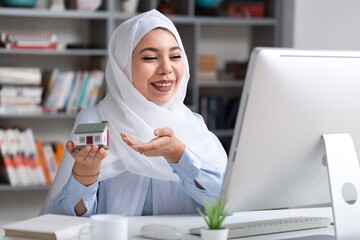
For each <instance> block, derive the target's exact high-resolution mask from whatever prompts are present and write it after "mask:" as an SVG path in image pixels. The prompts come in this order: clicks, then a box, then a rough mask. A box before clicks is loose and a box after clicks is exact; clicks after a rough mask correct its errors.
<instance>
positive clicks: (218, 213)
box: [197, 197, 229, 240]
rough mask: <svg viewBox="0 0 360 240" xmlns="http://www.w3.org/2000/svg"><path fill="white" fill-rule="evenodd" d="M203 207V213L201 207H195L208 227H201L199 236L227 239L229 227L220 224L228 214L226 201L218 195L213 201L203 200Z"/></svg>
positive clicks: (207, 239) (211, 239)
mask: <svg viewBox="0 0 360 240" xmlns="http://www.w3.org/2000/svg"><path fill="white" fill-rule="evenodd" d="M204 209H205V213H204V212H202V211H201V209H199V208H198V209H197V210H198V212H199V214H200V216H202V217H203V219H204V220H205V222H206V224H207V226H208V228H201V230H200V233H201V238H202V239H203V240H205V239H206V240H223V239H227V236H228V232H229V229H228V228H224V227H222V225H221V224H222V223H223V222H224V220H225V218H226V217H227V215H228V212H227V210H226V202H225V201H224V200H223V199H222V198H221V197H219V198H218V199H217V200H216V202H215V203H209V202H205V204H204Z"/></svg>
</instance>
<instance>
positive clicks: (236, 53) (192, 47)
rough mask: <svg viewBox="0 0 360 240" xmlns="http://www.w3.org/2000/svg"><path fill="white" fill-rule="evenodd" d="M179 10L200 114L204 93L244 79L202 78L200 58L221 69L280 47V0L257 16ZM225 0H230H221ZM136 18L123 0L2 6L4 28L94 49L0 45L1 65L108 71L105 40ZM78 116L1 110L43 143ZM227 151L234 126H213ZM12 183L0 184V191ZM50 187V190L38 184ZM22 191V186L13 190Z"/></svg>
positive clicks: (187, 6) (234, 92)
mask: <svg viewBox="0 0 360 240" xmlns="http://www.w3.org/2000/svg"><path fill="white" fill-rule="evenodd" d="M174 2H175V3H176V4H177V8H176V10H177V13H176V14H174V15H168V16H169V17H170V19H172V20H173V22H174V23H175V25H176V26H177V28H178V30H179V32H180V35H181V37H182V39H183V43H184V46H185V50H186V53H187V55H188V59H189V64H190V69H191V70H190V74H191V79H190V81H189V85H188V94H187V97H186V100H185V103H186V104H187V105H188V106H189V107H190V108H191V109H192V110H193V111H195V112H199V110H200V104H199V99H200V97H201V96H212V95H217V96H221V97H222V98H224V99H225V101H227V100H228V99H229V98H236V97H238V98H239V97H240V95H241V91H242V87H243V83H244V82H243V79H237V80H234V79H231V78H230V79H229V77H223V75H221V74H220V75H219V77H218V81H216V82H214V83H206V82H200V81H198V72H197V69H198V56H199V55H200V54H212V55H215V56H216V60H217V63H216V64H217V65H216V68H217V70H218V71H223V70H224V69H225V65H226V62H228V61H242V62H244V61H247V60H248V58H249V55H250V52H251V50H252V49H253V48H254V47H255V46H280V1H279V0H269V1H265V2H266V4H267V5H266V14H265V16H264V17H259V18H240V17H226V16H216V17H215V16H213V17H212V16H199V15H197V14H196V11H195V2H196V0H182V1H180V0H175V1H174ZM223 2H226V1H223ZM158 3H160V0H148V1H145V0H140V2H139V7H138V12H142V11H146V10H150V9H152V8H156V7H157V5H158ZM132 16H134V14H128V13H124V12H122V11H121V1H117V0H103V3H102V6H101V7H100V8H99V9H98V10H97V11H94V12H82V11H77V10H66V11H49V10H47V9H41V8H31V9H25V8H24V9H22V8H8V7H1V6H0V29H1V31H4V32H6V31H29V29H31V31H38V32H52V33H56V34H57V35H58V41H59V43H60V44H62V45H64V46H65V45H66V44H70V43H75V44H84V45H86V44H92V45H93V46H95V48H81V49H66V48H63V49H61V50H56V51H54V50H30V49H4V48H0V66H2V67H14V66H18V67H40V68H41V69H42V70H44V71H51V70H52V69H54V68H59V69H62V70H72V71H75V70H91V69H93V68H95V67H96V68H101V69H102V70H104V67H105V63H106V57H107V49H106V46H107V42H108V40H109V39H110V36H111V33H112V32H113V30H114V29H115V28H116V27H117V26H118V25H119V24H120V23H122V22H123V21H125V20H127V19H129V18H130V17H132ZM75 116H76V114H66V113H51V114H48V113H37V114H0V126H2V127H12V126H21V127H31V128H32V129H33V131H34V134H35V136H36V138H38V139H40V140H42V141H45V142H47V141H63V142H65V141H66V140H67V139H68V135H69V133H70V130H71V127H72V125H73V122H74V119H75ZM212 130H213V131H214V133H215V134H216V135H217V136H218V137H219V138H220V140H221V141H222V142H223V144H224V146H225V148H226V149H227V150H228V147H229V144H230V141H231V137H232V134H233V132H232V129H231V127H226V128H221V129H212ZM9 189H11V187H9V188H7V187H6V186H1V187H0V191H4V190H6V191H8V190H9ZM40 189H44V190H46V189H47V188H46V187H45V188H40ZM15 190H19V191H20V190H23V188H15Z"/></svg>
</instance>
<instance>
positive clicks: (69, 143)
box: [66, 140, 76, 153]
mask: <svg viewBox="0 0 360 240" xmlns="http://www.w3.org/2000/svg"><path fill="white" fill-rule="evenodd" d="M75 149H76V143H75V142H74V141H72V140H69V141H67V142H66V150H67V151H68V152H69V153H72V152H73V151H74V150H75Z"/></svg>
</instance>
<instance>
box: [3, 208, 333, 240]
mask: <svg viewBox="0 0 360 240" xmlns="http://www.w3.org/2000/svg"><path fill="white" fill-rule="evenodd" d="M291 216H320V217H332V212H331V208H306V209H287V210H271V211H256V212H240V213H236V214H234V215H232V216H228V217H227V218H226V220H225V223H234V222H246V221H256V220H264V219H271V218H281V217H291ZM5 223H6V222H0V226H2V225H4V224H5ZM148 223H164V224H168V225H171V226H174V227H176V228H178V229H179V230H181V231H182V232H183V233H184V237H183V238H182V239H184V240H191V239H200V237H199V236H196V235H191V234H188V230H189V229H190V228H192V227H200V226H204V220H203V219H202V218H201V217H199V216H190V215H169V216H141V217H129V240H133V239H145V238H143V237H141V235H140V228H141V227H142V226H143V225H145V224H148ZM313 235H334V229H333V227H328V228H322V229H314V230H306V231H295V232H289V233H281V234H269V235H262V236H256V237H248V238H241V239H243V240H245V239H251V240H255V239H264V240H275V239H277V240H278V239H288V238H296V237H303V236H313ZM0 239H1V240H5V239H7V240H10V239H11V240H15V239H19V238H9V237H5V236H4V231H3V230H2V229H0ZM312 239H314V238H312Z"/></svg>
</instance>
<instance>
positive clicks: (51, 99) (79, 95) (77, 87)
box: [44, 70, 104, 113]
mask: <svg viewBox="0 0 360 240" xmlns="http://www.w3.org/2000/svg"><path fill="white" fill-rule="evenodd" d="M52 75H53V76H52V77H51V80H50V82H49V85H48V87H47V91H48V92H47V93H46V94H45V95H46V96H45V98H44V110H45V112H58V111H65V112H68V113H72V112H76V111H78V110H81V109H83V108H85V107H89V106H93V105H94V104H96V103H97V101H98V100H99V99H100V98H101V97H102V94H103V91H102V90H103V82H104V72H103V71H100V70H92V71H83V72H81V71H67V72H62V71H59V70H54V73H53V74H52Z"/></svg>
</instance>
